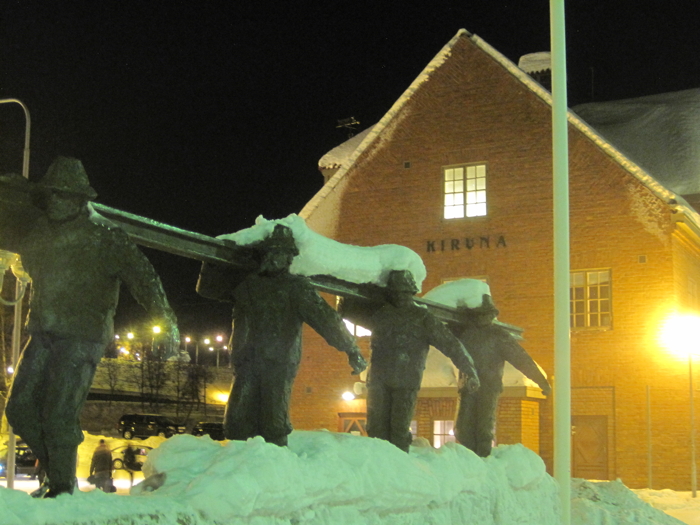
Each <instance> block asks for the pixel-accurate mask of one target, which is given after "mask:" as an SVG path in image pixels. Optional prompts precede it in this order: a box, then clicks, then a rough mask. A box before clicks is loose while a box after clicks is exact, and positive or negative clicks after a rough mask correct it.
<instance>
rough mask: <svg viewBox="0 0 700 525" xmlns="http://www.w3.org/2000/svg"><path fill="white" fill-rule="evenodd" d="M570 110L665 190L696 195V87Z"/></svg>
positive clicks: (699, 174) (699, 95)
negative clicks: (651, 176) (652, 176)
mask: <svg viewBox="0 0 700 525" xmlns="http://www.w3.org/2000/svg"><path fill="white" fill-rule="evenodd" d="M573 110H574V111H575V112H576V114H578V116H579V117H581V118H582V119H583V120H585V121H586V122H587V123H588V124H590V125H591V126H593V127H594V128H595V129H596V130H597V131H598V132H599V133H600V134H601V135H602V136H603V137H605V138H606V139H608V140H609V141H610V142H611V143H613V144H614V145H615V146H616V147H617V148H618V149H619V150H620V151H621V152H622V153H624V154H625V155H626V156H628V157H629V158H630V159H632V160H634V161H635V162H636V163H637V164H638V165H639V166H640V167H641V168H643V169H644V170H646V171H648V172H649V173H651V174H653V175H654V178H656V180H658V181H659V182H660V183H661V184H663V185H664V186H666V187H667V188H669V189H670V190H672V191H674V192H676V193H679V194H681V195H688V194H693V193H700V89H689V90H686V91H678V92H674V93H662V94H660V95H652V96H647V97H640V98H632V99H625V100H613V101H610V102H592V103H589V104H582V105H580V106H576V107H574V108H573Z"/></svg>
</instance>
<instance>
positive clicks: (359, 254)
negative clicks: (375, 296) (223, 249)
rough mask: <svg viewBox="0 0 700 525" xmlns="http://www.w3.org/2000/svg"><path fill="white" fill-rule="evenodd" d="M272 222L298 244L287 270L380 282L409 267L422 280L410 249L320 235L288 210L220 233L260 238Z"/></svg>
mask: <svg viewBox="0 0 700 525" xmlns="http://www.w3.org/2000/svg"><path fill="white" fill-rule="evenodd" d="M276 224H283V225H284V226H287V227H289V228H290V229H291V230H292V232H293V234H294V240H295V241H296V245H297V248H299V252H300V253H299V255H298V256H297V257H295V258H294V261H293V262H292V267H291V268H290V271H291V272H292V273H295V274H299V275H307V276H312V275H332V276H334V277H337V278H338V279H343V280H344V281H349V282H352V283H357V284H363V283H373V284H377V285H379V286H384V285H385V284H386V281H387V277H388V276H389V272H391V271H392V270H409V271H410V272H411V273H412V274H413V278H414V279H415V281H416V284H417V285H418V288H420V287H421V284H422V283H423V281H424V280H425V276H426V270H425V265H424V264H423V260H422V259H421V258H420V256H419V255H418V254H417V253H416V252H414V251H413V250H411V249H409V248H406V247H405V246H399V245H397V244H383V245H380V246H371V247H363V246H353V245H351V244H343V243H340V242H337V241H334V240H332V239H329V238H328V237H324V236H323V235H320V234H318V233H316V232H314V231H313V230H311V229H310V228H309V227H308V226H307V225H306V222H305V221H304V219H302V218H301V217H299V216H298V215H296V214H294V213H293V214H291V215H289V216H288V217H286V218H284V219H278V220H267V219H265V218H263V217H262V216H260V217H258V218H257V219H256V220H255V225H254V226H252V227H250V228H246V229H245V230H240V231H238V232H236V233H231V234H226V235H220V236H219V237H218V238H219V239H228V240H232V241H234V242H235V243H236V244H239V245H248V244H252V243H255V242H258V241H261V240H262V239H264V238H265V237H267V236H268V235H270V234H271V233H272V230H273V229H274V228H275V225H276Z"/></svg>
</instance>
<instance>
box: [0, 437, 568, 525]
mask: <svg viewBox="0 0 700 525" xmlns="http://www.w3.org/2000/svg"><path fill="white" fill-rule="evenodd" d="M418 443H419V445H423V446H414V447H412V448H411V454H405V453H403V452H401V451H400V450H398V449H397V448H396V447H394V446H393V445H391V444H389V443H387V442H385V441H381V440H378V439H371V438H366V437H359V436H353V435H350V434H337V433H331V432H327V431H317V432H303V431H297V432H294V433H292V435H291V436H290V443H289V447H288V448H280V447H277V446H275V445H271V444H267V443H265V442H264V440H263V439H262V438H253V439H249V440H248V441H230V442H225V443H223V444H222V443H219V442H216V441H212V440H211V439H209V438H208V437H202V438H196V437H194V436H190V435H181V436H175V437H173V438H171V439H169V440H167V441H165V442H164V443H163V444H162V445H161V446H160V447H159V448H157V449H155V450H154V451H152V452H151V454H150V455H149V460H148V462H147V463H146V467H145V474H146V475H154V474H156V473H165V483H164V484H163V485H162V486H161V487H159V488H157V489H156V490H154V491H152V492H146V491H142V490H141V489H140V488H139V487H142V486H145V485H147V484H148V479H147V480H146V481H145V482H144V483H143V485H137V486H136V487H135V488H134V490H133V491H132V495H131V496H118V495H114V494H103V493H102V492H99V491H93V492H89V493H78V494H75V495H74V496H72V497H70V496H62V497H59V498H57V499H56V500H33V499H31V498H30V497H29V496H28V495H27V494H25V493H22V492H18V491H12V490H7V489H0V516H2V518H1V519H2V524H3V525H20V524H22V525H24V524H28V523H31V524H32V525H45V524H49V523H50V524H56V525H63V524H69V523H70V524H77V523H81V524H82V523H85V524H87V523H90V524H95V525H97V524H107V523H119V524H120V525H124V524H131V523H134V524H136V523H138V524H152V523H153V524H155V523H158V524H160V525H163V524H170V523H172V524H175V523H187V524H189V525H210V524H223V523H226V524H246V525H247V524H250V525H281V524H285V525H291V524H304V525H344V524H348V525H350V524H353V525H354V524H369V525H385V524H386V525H398V524H416V525H424V524H432V525H441V524H454V525H457V524H460V525H462V524H465V523H479V524H480V525H489V524H493V525H496V524H498V525H500V524H510V523H518V524H522V525H526V524H532V525H549V524H557V523H559V519H558V510H557V507H558V500H557V489H556V484H555V482H554V480H553V479H552V478H551V477H550V476H549V475H547V474H546V472H545V468H544V464H543V462H542V460H541V459H540V458H539V456H537V455H536V454H534V453H533V452H531V451H529V450H528V449H526V448H525V447H523V446H522V445H513V446H501V447H497V448H496V449H494V453H493V456H492V457H490V458H487V459H485V460H484V459H481V458H479V457H478V456H476V455H475V454H474V453H472V452H471V451H469V450H467V449H466V448H464V447H462V446H461V445H457V444H453V443H450V444H447V445H445V446H443V447H442V448H440V449H437V450H436V449H433V448H432V447H430V446H428V445H427V442H426V441H425V440H418ZM139 492H141V494H138V493H139ZM178 520H179V521H178Z"/></svg>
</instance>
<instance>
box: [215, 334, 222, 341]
mask: <svg viewBox="0 0 700 525" xmlns="http://www.w3.org/2000/svg"><path fill="white" fill-rule="evenodd" d="M216 340H217V341H219V342H221V341H223V340H224V336H223V335H217V336H216Z"/></svg>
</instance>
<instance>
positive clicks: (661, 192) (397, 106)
mask: <svg viewBox="0 0 700 525" xmlns="http://www.w3.org/2000/svg"><path fill="white" fill-rule="evenodd" d="M463 36H467V37H468V38H469V39H470V40H471V41H472V42H473V43H474V44H475V45H476V46H477V47H479V48H480V49H481V50H482V51H484V52H485V53H487V54H488V55H489V56H491V58H493V59H494V60H496V62H498V63H499V64H500V65H501V66H502V67H503V68H504V69H506V71H508V72H509V73H510V74H511V75H513V76H514V77H515V78H517V79H518V80H519V81H520V82H521V83H523V84H524V85H525V87H527V88H528V89H530V91H532V92H533V93H534V94H535V95H537V96H538V97H539V98H540V99H541V100H542V101H543V102H544V103H545V104H547V105H548V106H550V107H551V106H552V95H551V93H550V92H549V91H547V90H546V89H545V88H543V87H542V86H541V85H540V84H539V83H537V82H536V81H535V80H534V79H533V78H532V77H531V76H530V75H529V74H527V73H525V71H523V70H522V69H520V68H519V67H518V66H517V65H515V63H513V62H512V61H511V60H510V59H508V58H507V57H506V56H505V55H503V54H502V53H501V52H500V51H498V50H496V49H495V48H494V47H493V46H491V45H490V44H489V43H488V42H486V41H485V40H484V39H482V38H481V37H479V36H478V35H476V34H472V33H469V32H468V31H467V30H466V29H460V30H459V31H457V34H456V35H455V36H454V37H452V39H450V41H449V42H448V43H447V44H445V45H444V46H443V47H442V49H441V50H440V51H439V52H438V53H437V54H436V55H435V57H433V59H432V60H431V61H430V62H429V63H428V65H427V66H426V67H425V68H424V69H423V71H421V73H420V74H419V75H418V76H417V77H416V79H415V80H414V81H413V82H412V83H411V85H410V86H409V87H408V88H407V89H406V91H404V92H403V94H402V95H401V96H400V97H399V98H398V99H397V101H396V102H395V103H394V104H393V105H392V107H391V108H390V109H389V111H387V112H386V113H385V114H384V116H383V117H382V118H381V119H380V120H379V122H377V124H375V125H374V128H373V129H372V131H371V132H370V133H368V134H367V136H366V137H365V139H364V140H363V141H362V142H361V143H360V144H359V145H358V147H357V148H356V149H355V151H353V153H352V154H351V155H350V156H349V157H348V159H347V162H346V163H345V165H343V166H341V167H340V168H339V169H338V171H337V172H336V173H335V174H334V175H333V177H331V179H330V180H329V181H328V182H327V183H326V184H325V185H324V186H323V187H322V188H321V189H320V190H319V191H318V192H317V193H316V195H314V196H313V197H312V198H311V200H309V202H307V203H306V205H305V206H304V208H303V209H302V210H301V212H299V216H300V217H302V218H304V219H308V218H309V216H310V215H311V214H312V213H313V212H314V210H316V208H318V206H319V205H320V204H321V202H322V201H323V200H324V199H325V198H326V197H327V196H328V195H329V194H330V193H331V192H333V190H334V189H335V188H336V186H337V185H338V184H339V183H340V181H341V180H342V179H343V178H344V176H345V174H346V173H347V172H348V171H349V170H350V168H351V167H352V166H353V165H354V164H355V162H356V161H357V159H358V158H359V156H360V155H361V154H362V153H363V152H364V151H366V150H367V149H368V148H369V146H370V145H371V144H373V143H374V141H375V140H376V139H377V137H378V136H379V135H380V134H381V133H382V132H383V131H384V130H385V129H386V128H387V126H388V124H389V123H390V122H391V121H392V120H393V119H394V118H395V117H396V116H397V115H398V113H399V112H400V110H401V109H402V108H403V106H404V104H406V102H407V101H408V100H409V99H410V98H411V95H412V94H413V93H414V92H415V91H417V89H418V88H419V87H420V86H421V84H423V82H425V81H427V80H428V79H429V78H430V75H431V74H432V73H433V71H435V70H436V69H437V68H438V67H440V66H441V65H442V64H443V63H444V62H445V60H447V58H448V57H449V54H450V52H451V50H452V48H453V47H454V46H455V44H456V43H457V41H458V40H459V39H460V38H461V37H463ZM567 121H568V122H569V123H570V124H571V125H572V126H574V127H575V128H576V129H578V130H579V131H580V132H581V133H583V135H584V136H586V137H587V138H588V139H589V140H591V141H592V142H593V143H594V144H595V145H596V146H598V148H600V149H601V150H602V151H603V152H604V153H606V154H607V155H608V156H610V157H611V158H612V159H613V160H614V161H615V162H617V163H618V164H619V165H620V166H621V167H622V168H623V169H625V170H626V171H627V172H628V173H630V174H631V175H632V176H633V177H635V178H636V179H637V180H639V181H640V182H641V183H642V184H644V186H645V187H647V188H648V189H649V190H650V191H651V192H652V193H653V194H654V195H656V196H657V197H658V198H660V199H662V200H664V201H665V202H666V204H667V205H669V206H673V207H674V209H675V210H676V211H682V212H683V213H684V214H685V215H686V216H687V217H688V218H689V219H690V220H691V222H692V223H693V224H694V225H695V227H696V228H698V229H700V214H699V213H698V212H697V211H695V209H694V208H693V207H692V206H690V205H689V204H688V202H687V201H686V200H685V199H683V197H681V196H680V195H678V194H676V193H675V192H673V191H671V190H670V189H668V188H666V187H665V186H664V185H662V184H661V183H660V182H659V181H657V180H656V179H655V178H654V177H653V176H652V175H651V174H650V173H648V172H647V171H646V170H644V169H643V168H641V167H640V166H639V165H638V164H636V163H635V162H633V161H632V160H631V159H630V158H628V157H627V156H626V155H625V154H623V153H622V152H621V151H620V150H619V149H618V148H616V147H615V146H613V145H612V144H611V143H610V142H608V141H607V140H606V139H605V138H604V137H603V136H602V135H600V134H599V133H598V132H597V131H596V130H595V129H593V128H592V127H591V126H590V125H589V124H587V123H586V122H585V121H584V120H583V119H581V118H580V117H579V116H578V115H576V113H574V112H573V111H572V110H571V108H567Z"/></svg>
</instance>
